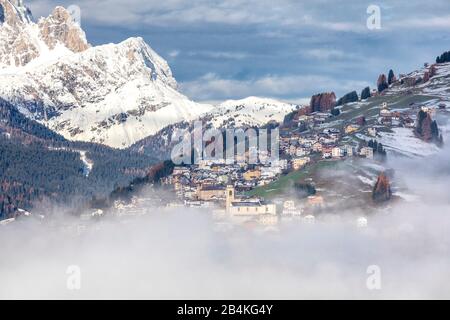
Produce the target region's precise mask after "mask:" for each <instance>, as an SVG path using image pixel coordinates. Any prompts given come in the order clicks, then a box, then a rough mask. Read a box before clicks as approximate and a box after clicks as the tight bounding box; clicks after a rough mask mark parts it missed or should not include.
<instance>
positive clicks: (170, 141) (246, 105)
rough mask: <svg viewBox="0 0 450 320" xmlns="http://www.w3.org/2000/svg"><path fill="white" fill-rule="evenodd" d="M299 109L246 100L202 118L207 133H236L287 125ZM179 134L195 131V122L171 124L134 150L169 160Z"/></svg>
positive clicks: (225, 105) (219, 107)
mask: <svg viewBox="0 0 450 320" xmlns="http://www.w3.org/2000/svg"><path fill="white" fill-rule="evenodd" d="M298 108H300V106H298V105H294V104H290V103H285V102H281V101H277V100H273V99H269V98H257V97H249V98H246V99H242V100H228V101H225V102H223V103H221V104H219V105H217V106H215V107H214V108H213V109H212V111H210V112H207V113H205V114H204V115H202V116H201V117H199V118H198V119H196V120H198V121H201V122H202V123H203V130H206V129H208V128H211V127H213V128H217V129H233V128H243V129H245V128H249V127H262V126H264V125H266V124H268V123H269V122H271V121H276V122H278V123H281V122H283V120H284V117H285V116H286V115H287V114H288V113H291V112H292V111H294V110H297V109H298ZM179 130H182V131H184V130H187V131H192V130H193V121H190V122H189V121H182V122H178V123H174V124H171V125H169V126H167V127H165V128H163V129H162V130H160V131H159V132H158V133H157V134H155V135H151V136H149V137H147V138H145V139H142V140H140V141H138V142H137V143H135V144H134V145H133V146H132V149H133V150H134V151H138V152H142V153H146V154H149V155H150V154H151V155H158V156H159V157H160V158H161V159H168V158H169V157H170V153H171V150H172V148H173V146H174V145H175V144H177V143H178V142H179V141H178V140H177V139H176V135H175V133H177V132H178V133H179V132H180V131H179Z"/></svg>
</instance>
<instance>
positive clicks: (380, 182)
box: [372, 173, 392, 203]
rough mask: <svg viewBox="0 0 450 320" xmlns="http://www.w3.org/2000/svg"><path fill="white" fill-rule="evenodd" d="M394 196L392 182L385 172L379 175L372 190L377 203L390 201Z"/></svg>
mask: <svg viewBox="0 0 450 320" xmlns="http://www.w3.org/2000/svg"><path fill="white" fill-rule="evenodd" d="M391 198H392V190H391V184H390V182H389V178H388V177H387V176H386V174H385V173H381V174H380V175H379V176H378V179H377V183H376V184H375V186H374V188H373V191H372V199H373V201H375V202H377V203H381V202H386V201H389V200H390V199H391Z"/></svg>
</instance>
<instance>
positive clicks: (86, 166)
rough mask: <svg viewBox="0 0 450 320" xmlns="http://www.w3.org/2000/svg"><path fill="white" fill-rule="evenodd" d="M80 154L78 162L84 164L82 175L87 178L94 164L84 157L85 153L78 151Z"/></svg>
mask: <svg viewBox="0 0 450 320" xmlns="http://www.w3.org/2000/svg"><path fill="white" fill-rule="evenodd" d="M78 152H79V153H80V160H81V161H82V162H83V164H84V174H85V176H86V177H89V174H90V173H91V171H92V168H93V167H94V162H92V161H91V160H90V159H88V157H87V156H86V151H78Z"/></svg>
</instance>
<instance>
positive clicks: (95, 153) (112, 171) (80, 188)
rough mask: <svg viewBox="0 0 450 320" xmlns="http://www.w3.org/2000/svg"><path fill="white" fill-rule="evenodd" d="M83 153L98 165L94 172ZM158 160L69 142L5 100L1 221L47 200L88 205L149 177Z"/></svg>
mask: <svg viewBox="0 0 450 320" xmlns="http://www.w3.org/2000/svg"><path fill="white" fill-rule="evenodd" d="M80 152H85V155H86V158H87V159H88V160H89V163H90V164H92V168H91V169H90V170H89V172H88V174H87V173H86V172H87V171H86V163H84V162H83V160H82V159H81V153H80ZM156 162H157V161H156V160H155V159H154V158H152V157H150V156H146V155H142V154H139V153H137V152H133V151H128V150H117V149H112V148H110V147H107V146H103V145H99V144H93V143H87V142H70V141H67V140H65V139H64V138H63V137H62V136H60V135H58V134H56V133H55V132H53V131H51V130H49V129H48V128H46V127H45V126H43V125H41V124H39V123H37V122H35V121H32V120H29V119H27V118H25V117H24V116H23V115H22V114H21V113H20V112H18V110H17V109H16V108H15V107H14V106H12V105H11V104H9V103H7V102H5V101H3V100H0V219H3V218H7V217H11V216H14V214H15V213H16V212H17V209H19V208H20V209H25V210H29V209H31V208H32V206H33V202H35V201H37V200H42V199H44V198H50V199H52V200H54V201H57V202H60V203H67V201H69V199H72V198H73V197H75V196H79V197H80V199H82V200H83V201H82V202H85V203H88V202H89V201H90V200H91V199H92V198H93V197H104V196H107V195H109V193H110V192H111V191H113V190H115V189H117V188H120V187H122V186H127V185H129V183H130V181H133V180H134V179H135V178H138V177H143V176H146V175H147V174H148V172H149V171H150V169H151V167H152V165H154V164H155V163H156ZM81 204H83V203H80V205H81Z"/></svg>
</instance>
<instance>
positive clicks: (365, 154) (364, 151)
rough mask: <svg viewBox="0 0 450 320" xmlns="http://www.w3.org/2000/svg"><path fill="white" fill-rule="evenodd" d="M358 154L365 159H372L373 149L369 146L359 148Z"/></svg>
mask: <svg viewBox="0 0 450 320" xmlns="http://www.w3.org/2000/svg"><path fill="white" fill-rule="evenodd" d="M360 155H361V156H362V157H366V158H367V159H373V149H372V148H370V147H364V148H361V152H360Z"/></svg>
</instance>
